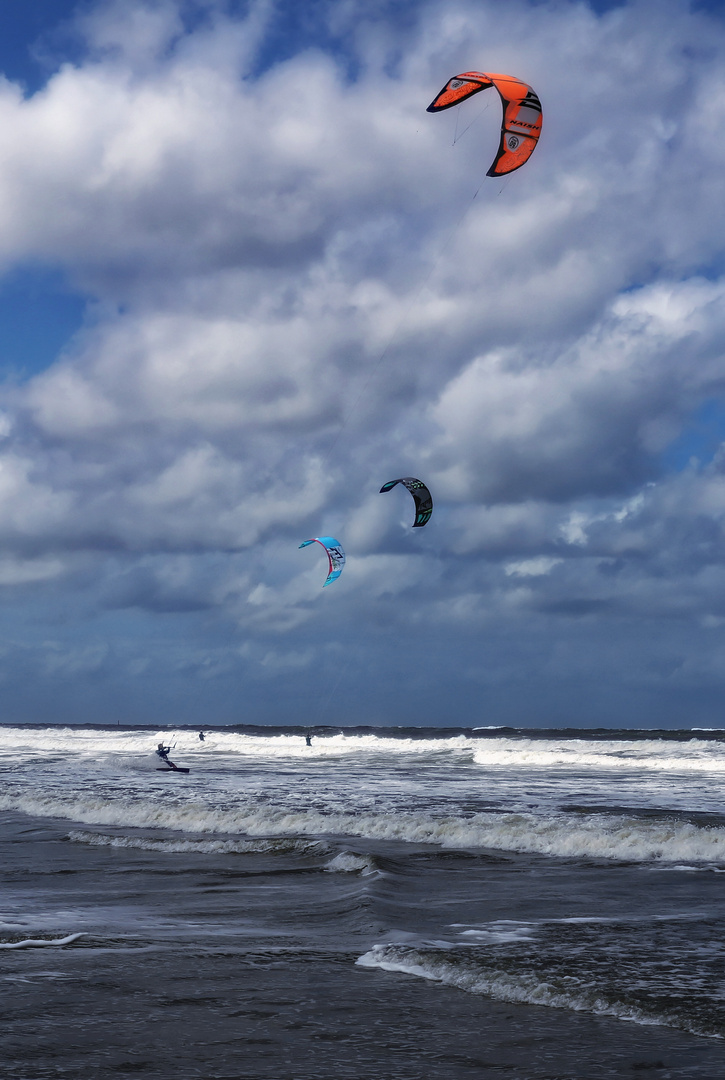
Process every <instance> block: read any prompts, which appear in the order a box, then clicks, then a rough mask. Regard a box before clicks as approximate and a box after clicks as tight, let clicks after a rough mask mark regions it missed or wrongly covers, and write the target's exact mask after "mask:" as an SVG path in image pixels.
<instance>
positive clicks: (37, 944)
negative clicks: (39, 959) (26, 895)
mask: <svg viewBox="0 0 725 1080" xmlns="http://www.w3.org/2000/svg"><path fill="white" fill-rule="evenodd" d="M83 936H84V934H83V933H82V932H81V933H79V934H68V935H67V936H66V937H62V938H25V940H23V941H3V942H0V949H42V948H47V947H48V946H51V945H56V946H58V945H70V943H71V942H72V941H77V939H78V938H79V937H83Z"/></svg>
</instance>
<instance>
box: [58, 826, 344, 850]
mask: <svg viewBox="0 0 725 1080" xmlns="http://www.w3.org/2000/svg"><path fill="white" fill-rule="evenodd" d="M68 839H69V840H71V841H73V843H75V844H90V845H91V846H92V847H113V848H134V849H136V850H137V851H158V852H163V853H169V854H175V853H183V854H185V853H190V854H198V855H249V854H265V855H266V854H276V855H291V854H300V855H304V854H314V853H316V852H320V851H324V850H325V845H324V844H321V843H320V842H319V841H316V840H294V839H283V840H173V839H168V840H167V839H156V838H154V837H142V836H108V835H106V834H104V833H91V832H79V831H77V830H74V831H72V832H70V833H68Z"/></svg>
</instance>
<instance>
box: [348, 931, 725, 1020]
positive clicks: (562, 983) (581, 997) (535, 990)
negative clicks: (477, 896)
mask: <svg viewBox="0 0 725 1080" xmlns="http://www.w3.org/2000/svg"><path fill="white" fill-rule="evenodd" d="M464 955H465V954H464ZM356 963H357V964H358V965H359V966H360V967H367V968H381V969H382V970H383V971H397V972H403V973H404V974H407V975H416V976H418V977H419V978H422V979H430V980H432V981H434V982H440V983H444V984H446V985H448V986H454V987H456V988H457V989H459V990H465V991H466V992H468V993H471V994H481V995H484V996H486V997H492V998H495V999H496V1000H498V1001H510V1002H513V1003H518V1004H525V1005H544V1006H547V1007H549V1008H553V1009H568V1010H571V1011H573V1012H590V1013H594V1014H595V1015H597V1016H614V1017H616V1018H617V1019H619V1020H629V1021H632V1022H634V1023H637V1024H647V1025H660V1026H670V1027H680V1028H684V1029H685V1030H690V1031H695V1033H696V1034H698V1035H710V1036H711V1037H714V1038H721V1036H720V1035H719V1034H717V1033H715V1032H711V1031H703V1030H702V1029H699V1028H698V1029H694V1028H693V1027H691V1026H690V1025H689V1024H688V1023H687V1021H686V1020H684V1019H683V1018H682V1017H677V1016H675V1015H673V1014H672V1013H666V1012H663V1013H659V1014H658V1013H656V1012H654V1011H651V1012H650V1011H645V1010H643V1009H642V1008H640V1007H638V1006H637V1005H634V1004H631V1003H628V1002H624V1001H621V1000H617V999H616V998H615V997H614V996H607V995H605V994H603V993H601V992H599V991H597V989H596V988H593V987H592V986H591V984H588V985H587V984H586V983H584V982H581V981H580V980H578V979H576V978H574V977H566V978H559V979H556V980H555V979H551V980H549V981H547V980H545V979H542V978H541V977H540V976H538V975H536V974H535V973H514V972H508V971H504V970H500V969H496V968H486V967H483V966H482V965H480V964H477V963H476V962H475V961H471V960H469V959H468V957H465V959H462V960H461V961H456V960H454V959H451V958H449V957H446V956H436V955H435V953H433V952H424V951H422V950H419V949H415V948H411V947H409V946H406V945H397V944H388V945H374V946H373V948H372V949H371V950H370V951H369V952H367V953H365V954H364V955H363V956H361V957H360V958H359V959H358V960H357V961H356Z"/></svg>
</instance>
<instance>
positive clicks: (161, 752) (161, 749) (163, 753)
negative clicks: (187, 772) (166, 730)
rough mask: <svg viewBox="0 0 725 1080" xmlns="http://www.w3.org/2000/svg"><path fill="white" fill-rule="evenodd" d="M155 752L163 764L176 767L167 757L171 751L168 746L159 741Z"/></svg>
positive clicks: (172, 767) (171, 767)
mask: <svg viewBox="0 0 725 1080" xmlns="http://www.w3.org/2000/svg"><path fill="white" fill-rule="evenodd" d="M156 753H157V754H158V756H159V757H160V758H161V760H162V761H163V763H164V765H168V766H169V768H170V769H176V767H177V766H176V765H174V763H173V761H172V760H171V758H170V757H169V754H170V753H171V747H170V746H164V744H163V743H162V742H160V743H159V746H158V749H157V751H156Z"/></svg>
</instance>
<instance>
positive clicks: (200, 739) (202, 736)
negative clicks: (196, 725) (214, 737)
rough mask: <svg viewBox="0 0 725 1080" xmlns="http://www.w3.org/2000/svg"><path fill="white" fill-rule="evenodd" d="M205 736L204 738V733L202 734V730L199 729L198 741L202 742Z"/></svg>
mask: <svg viewBox="0 0 725 1080" xmlns="http://www.w3.org/2000/svg"><path fill="white" fill-rule="evenodd" d="M205 738H206V735H205V734H204V732H203V731H200V732H199V741H200V742H204V739H205Z"/></svg>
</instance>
